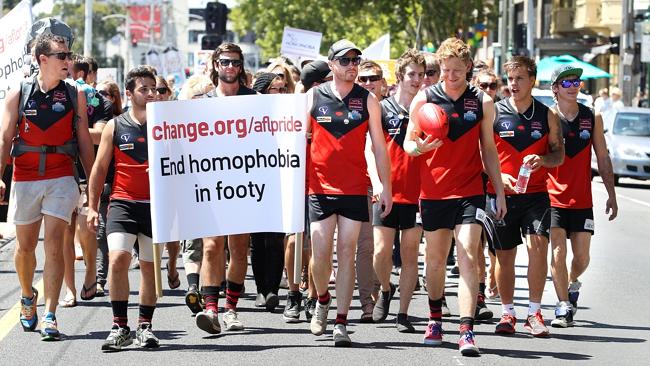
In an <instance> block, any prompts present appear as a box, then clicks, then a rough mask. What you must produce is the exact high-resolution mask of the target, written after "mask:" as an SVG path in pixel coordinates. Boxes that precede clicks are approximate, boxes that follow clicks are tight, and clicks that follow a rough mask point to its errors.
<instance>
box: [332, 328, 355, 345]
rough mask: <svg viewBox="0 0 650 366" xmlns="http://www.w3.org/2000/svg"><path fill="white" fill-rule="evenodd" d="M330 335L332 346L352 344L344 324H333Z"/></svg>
mask: <svg viewBox="0 0 650 366" xmlns="http://www.w3.org/2000/svg"><path fill="white" fill-rule="evenodd" d="M332 335H333V337H334V347H350V346H351V345H352V340H350V336H349V335H348V329H347V327H346V326H345V325H343V324H336V325H334V332H332Z"/></svg>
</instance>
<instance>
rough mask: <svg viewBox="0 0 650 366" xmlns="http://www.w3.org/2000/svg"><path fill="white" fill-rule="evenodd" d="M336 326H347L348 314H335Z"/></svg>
mask: <svg viewBox="0 0 650 366" xmlns="http://www.w3.org/2000/svg"><path fill="white" fill-rule="evenodd" d="M336 324H343V325H346V326H347V325H348V314H336V320H335V321H334V325H336Z"/></svg>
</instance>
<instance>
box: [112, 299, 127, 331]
mask: <svg viewBox="0 0 650 366" xmlns="http://www.w3.org/2000/svg"><path fill="white" fill-rule="evenodd" d="M111 308H113V324H117V326H118V327H120V328H124V327H126V326H127V325H128V323H129V318H128V315H127V311H128V308H129V302H128V301H111Z"/></svg>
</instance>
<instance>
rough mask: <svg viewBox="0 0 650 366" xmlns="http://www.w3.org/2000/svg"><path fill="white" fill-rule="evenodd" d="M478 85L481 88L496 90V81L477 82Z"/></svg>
mask: <svg viewBox="0 0 650 366" xmlns="http://www.w3.org/2000/svg"><path fill="white" fill-rule="evenodd" d="M478 86H479V88H481V89H483V90H485V89H487V88H490V89H492V90H497V83H479V84H478Z"/></svg>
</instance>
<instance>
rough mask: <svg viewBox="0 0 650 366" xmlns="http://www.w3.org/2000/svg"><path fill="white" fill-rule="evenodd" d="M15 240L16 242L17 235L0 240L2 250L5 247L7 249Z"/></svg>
mask: <svg viewBox="0 0 650 366" xmlns="http://www.w3.org/2000/svg"><path fill="white" fill-rule="evenodd" d="M14 240H16V236H15V235H14V236H9V237H6V238H2V239H0V249H2V248H4V247H6V246H7V245H9V244H11V242H13V241H14Z"/></svg>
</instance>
